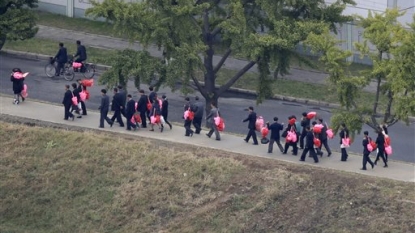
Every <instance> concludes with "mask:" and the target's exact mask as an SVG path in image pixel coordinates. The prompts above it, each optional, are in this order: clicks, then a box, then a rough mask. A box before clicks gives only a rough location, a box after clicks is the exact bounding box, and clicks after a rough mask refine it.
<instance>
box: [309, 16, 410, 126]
mask: <svg viewBox="0 0 415 233" xmlns="http://www.w3.org/2000/svg"><path fill="white" fill-rule="evenodd" d="M402 14H403V13H400V12H399V11H398V10H387V11H386V12H385V13H384V14H374V15H372V14H371V13H369V16H368V17H367V18H363V17H358V19H359V24H360V25H361V26H362V27H363V28H364V32H363V38H364V41H363V43H356V44H355V46H356V49H357V50H358V51H359V52H360V54H361V56H362V57H363V56H367V57H369V58H371V60H372V62H373V66H372V67H371V68H370V69H367V70H364V71H362V72H361V74H360V75H359V76H353V75H351V74H350V73H349V72H347V70H348V68H347V67H348V66H349V65H350V63H348V62H346V58H348V57H349V56H351V52H349V51H342V50H341V49H340V48H338V47H337V45H336V44H337V43H338V41H337V40H336V39H335V38H334V37H332V36H331V35H330V34H329V31H328V30H327V29H326V31H325V33H324V34H313V33H311V34H310V35H309V36H308V38H307V40H306V41H305V44H306V45H308V46H310V47H311V49H312V51H313V52H314V53H318V54H321V57H320V61H321V62H322V63H324V65H325V68H326V71H327V72H328V73H329V82H330V84H331V85H333V86H334V87H336V90H337V93H338V98H339V102H340V104H341V106H342V108H341V109H340V110H338V111H336V112H335V114H334V115H333V118H332V122H333V125H334V128H337V129H338V127H339V124H341V123H342V122H344V123H346V125H347V126H348V128H349V129H350V131H351V133H352V134H354V133H356V132H357V133H358V132H360V130H361V128H362V126H363V124H367V125H369V126H371V127H372V128H377V127H378V126H379V125H381V124H384V123H386V124H388V125H393V124H395V123H396V122H397V121H398V120H405V121H407V119H408V116H409V115H412V114H413V113H414V110H415V100H414V97H415V82H414V75H415V68H413V67H414V64H415V63H414V62H415V33H414V29H415V25H414V24H413V25H411V26H412V28H411V30H405V29H404V27H403V26H402V25H401V24H399V23H398V22H397V18H398V17H400V16H401V15H402ZM369 43H370V44H372V45H373V46H374V47H375V51H373V50H370V49H369V46H368V45H369ZM372 80H375V81H376V83H377V89H376V96H375V99H373V104H372V106H362V105H359V104H358V103H357V101H356V100H357V99H358V98H359V97H360V96H359V95H360V93H362V90H363V88H364V87H366V86H368V85H369V84H370V82H371V81H372ZM381 95H384V96H385V97H386V98H387V103H385V104H384V105H382V104H381V103H380V99H381ZM392 107H394V108H392Z"/></svg>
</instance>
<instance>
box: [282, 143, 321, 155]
mask: <svg viewBox="0 0 415 233" xmlns="http://www.w3.org/2000/svg"><path fill="white" fill-rule="evenodd" d="M290 146H292V147H293V155H297V153H298V147H297V142H286V143H285V145H284V152H283V153H284V154H287V151H288V148H289V147H290ZM313 151H314V150H313Z"/></svg>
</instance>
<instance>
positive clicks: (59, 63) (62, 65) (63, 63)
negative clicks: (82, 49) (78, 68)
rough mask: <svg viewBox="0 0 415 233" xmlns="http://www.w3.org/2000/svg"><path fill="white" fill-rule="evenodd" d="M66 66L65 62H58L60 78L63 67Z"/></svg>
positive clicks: (57, 72)
mask: <svg viewBox="0 0 415 233" xmlns="http://www.w3.org/2000/svg"><path fill="white" fill-rule="evenodd" d="M64 66H65V62H58V64H57V65H56V71H55V72H56V76H59V75H60V74H61V72H62V71H63V70H62V69H63V67H64Z"/></svg>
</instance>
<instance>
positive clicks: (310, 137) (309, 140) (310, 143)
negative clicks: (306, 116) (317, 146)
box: [300, 126, 318, 163]
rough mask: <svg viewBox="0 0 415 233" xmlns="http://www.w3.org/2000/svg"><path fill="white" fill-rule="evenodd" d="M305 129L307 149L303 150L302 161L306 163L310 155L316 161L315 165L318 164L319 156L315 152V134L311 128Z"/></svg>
mask: <svg viewBox="0 0 415 233" xmlns="http://www.w3.org/2000/svg"><path fill="white" fill-rule="evenodd" d="M305 129H306V131H307V135H306V142H305V148H304V150H303V153H302V154H301V158H300V161H302V162H304V161H305V158H306V156H307V153H310V155H311V157H313V159H314V163H318V156H317V154H316V152H315V151H314V134H313V132H312V131H311V129H310V126H306V127H305Z"/></svg>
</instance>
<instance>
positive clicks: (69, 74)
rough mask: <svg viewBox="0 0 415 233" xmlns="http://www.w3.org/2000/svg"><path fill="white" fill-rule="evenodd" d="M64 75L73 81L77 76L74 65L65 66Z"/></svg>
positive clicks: (66, 78)
mask: <svg viewBox="0 0 415 233" xmlns="http://www.w3.org/2000/svg"><path fill="white" fill-rule="evenodd" d="M63 77H64V78H65V80H66V81H72V80H73V78H74V77H75V72H74V70H73V68H72V67H65V71H64V72H63Z"/></svg>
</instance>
